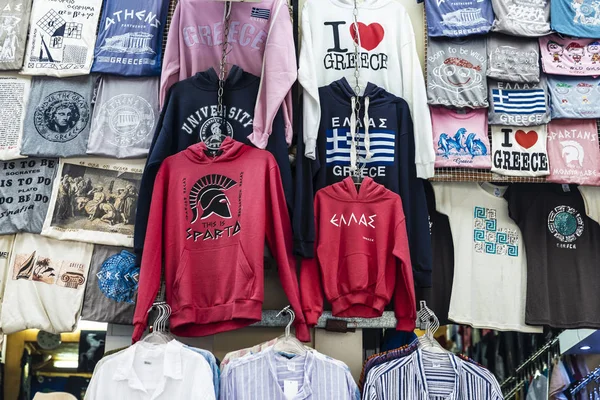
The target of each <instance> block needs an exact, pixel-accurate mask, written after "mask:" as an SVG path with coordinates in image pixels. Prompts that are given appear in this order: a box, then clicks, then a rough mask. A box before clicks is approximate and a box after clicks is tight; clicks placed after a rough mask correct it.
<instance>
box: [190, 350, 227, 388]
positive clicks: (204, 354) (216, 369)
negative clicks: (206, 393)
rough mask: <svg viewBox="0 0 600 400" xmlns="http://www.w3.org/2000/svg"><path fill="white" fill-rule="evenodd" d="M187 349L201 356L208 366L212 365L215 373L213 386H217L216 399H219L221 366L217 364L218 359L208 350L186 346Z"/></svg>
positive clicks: (211, 367)
mask: <svg viewBox="0 0 600 400" xmlns="http://www.w3.org/2000/svg"><path fill="white" fill-rule="evenodd" d="M185 347H186V348H188V349H190V350H192V351H193V352H195V353H198V354H200V355H201V356H202V357H204V358H205V359H206V361H207V362H208V365H210V369H211V370H212V373H213V384H214V385H215V397H216V398H217V399H218V398H219V383H220V380H221V379H220V378H221V370H220V369H219V365H218V364H217V358H216V357H215V356H214V354H213V353H211V352H210V351H208V350H204V349H197V348H195V347H191V346H185Z"/></svg>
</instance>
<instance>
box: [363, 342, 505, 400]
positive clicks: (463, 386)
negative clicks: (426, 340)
mask: <svg viewBox="0 0 600 400" xmlns="http://www.w3.org/2000/svg"><path fill="white" fill-rule="evenodd" d="M363 399H365V400H388V399H394V400H463V399H464V400H502V399H503V396H502V391H501V390H500V385H498V381H497V380H496V378H495V377H494V375H492V374H491V373H490V372H489V371H488V370H486V369H484V368H482V367H479V366H477V365H475V364H472V363H469V362H467V361H463V360H461V359H460V358H458V357H456V356H454V355H453V354H450V353H443V354H439V353H432V352H428V351H423V350H421V349H419V350H417V351H415V352H414V353H412V354H410V355H408V356H406V357H403V358H400V359H398V360H394V361H390V362H388V363H385V364H382V365H379V366H377V367H375V368H373V369H371V371H370V372H369V375H368V376H367V381H366V383H365V390H364V393H363Z"/></svg>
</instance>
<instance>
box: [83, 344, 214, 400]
mask: <svg viewBox="0 0 600 400" xmlns="http://www.w3.org/2000/svg"><path fill="white" fill-rule="evenodd" d="M114 399H127V400H173V399H186V400H216V399H215V391H214V386H213V376H212V371H211V369H210V365H209V364H208V362H207V361H206V359H205V358H204V357H202V355H200V354H197V353H194V352H193V351H191V350H189V349H187V348H185V346H184V345H183V344H182V343H180V342H178V341H176V340H172V341H170V342H169V343H167V344H159V345H156V344H150V343H144V342H138V343H136V344H135V345H133V346H131V347H129V348H128V349H127V350H123V351H121V352H119V353H117V354H115V355H114V356H112V357H110V358H109V359H107V360H106V361H105V362H103V363H100V364H99V365H98V366H97V367H96V369H95V370H94V375H93V376H92V380H91V382H90V385H89V387H88V390H87V392H86V394H85V400H114Z"/></svg>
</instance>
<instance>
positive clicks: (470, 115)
mask: <svg viewBox="0 0 600 400" xmlns="http://www.w3.org/2000/svg"><path fill="white" fill-rule="evenodd" d="M430 109H431V123H432V125H433V147H434V148H435V166H436V168H443V167H459V168H484V169H490V168H491V167H492V162H491V159H490V141H489V139H488V134H487V132H488V125H487V124H488V122H487V109H485V108H482V109H476V110H471V109H464V110H452V109H450V108H446V107H434V106H431V107H430Z"/></svg>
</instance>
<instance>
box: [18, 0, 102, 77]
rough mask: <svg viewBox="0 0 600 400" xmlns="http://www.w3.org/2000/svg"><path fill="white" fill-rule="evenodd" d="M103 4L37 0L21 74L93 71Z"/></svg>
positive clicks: (88, 0) (87, 0) (85, 0)
mask: <svg viewBox="0 0 600 400" xmlns="http://www.w3.org/2000/svg"><path fill="white" fill-rule="evenodd" d="M101 6H102V0H77V3H75V1H64V0H43V1H41V0H36V1H35V2H34V3H33V8H32V10H31V22H30V29H29V39H28V40H27V51H26V52H25V62H24V64H23V70H22V71H21V73H23V74H25V75H49V76H75V75H86V74H89V73H90V69H91V67H92V59H93V55H94V43H96V27H97V26H98V18H99V17H100V7H101Z"/></svg>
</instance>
